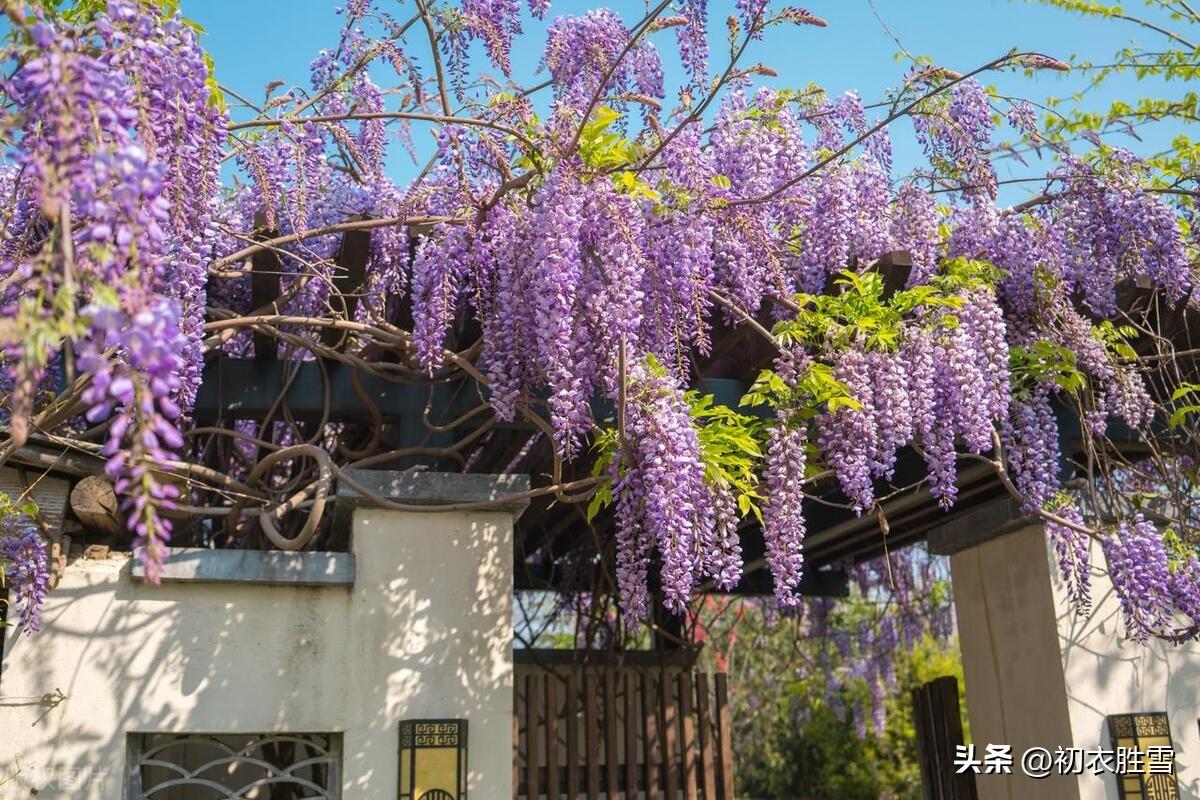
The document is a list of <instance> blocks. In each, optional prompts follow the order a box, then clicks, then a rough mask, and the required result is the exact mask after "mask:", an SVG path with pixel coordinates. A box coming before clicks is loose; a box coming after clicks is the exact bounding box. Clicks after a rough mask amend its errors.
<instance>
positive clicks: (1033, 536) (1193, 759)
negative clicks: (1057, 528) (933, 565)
mask: <svg viewBox="0 0 1200 800" xmlns="http://www.w3.org/2000/svg"><path fill="white" fill-rule="evenodd" d="M1091 555H1092V563H1093V565H1094V566H1095V565H1103V563H1104V562H1103V555H1102V554H1101V553H1100V550H1099V546H1098V545H1095V544H1094V545H1093V548H1092V554H1091ZM951 571H952V579H953V583H954V600H955V606H956V609H957V613H958V624H959V640H960V645H961V648H962V655H963V672H964V676H965V679H966V694H967V707H968V716H969V720H970V725H971V735H972V739H973V740H974V741H975V742H976V744H977V745H978V746H979V747H980V750H982V746H983V745H985V744H987V743H989V742H991V743H1011V744H1012V745H1013V746H1014V747H1013V750H1014V752H1015V753H1017V754H1019V753H1020V752H1022V751H1023V750H1024V749H1025V748H1027V747H1030V746H1033V745H1040V746H1042V747H1047V748H1049V749H1050V750H1051V752H1053V751H1054V749H1055V748H1056V747H1058V746H1060V745H1061V746H1063V747H1081V748H1084V749H1085V750H1088V749H1094V748H1096V747H1101V746H1103V747H1111V741H1110V739H1109V735H1108V724H1107V719H1106V717H1107V716H1108V715H1110V714H1126V713H1133V712H1152V711H1166V712H1167V714H1168V715H1169V717H1170V721H1171V734H1172V740H1173V743H1174V746H1175V750H1176V767H1177V770H1178V778H1179V789H1180V796H1181V797H1183V798H1185V799H1186V800H1200V645H1197V644H1195V643H1192V644H1188V645H1182V646H1173V645H1170V644H1166V643H1164V642H1161V641H1154V642H1151V643H1149V644H1147V645H1140V644H1137V643H1135V642H1131V641H1129V640H1127V639H1126V638H1125V636H1124V628H1123V624H1122V621H1121V611H1120V601H1119V600H1118V599H1117V597H1116V596H1115V593H1114V592H1113V589H1112V584H1111V582H1109V580H1108V578H1107V577H1106V576H1105V575H1104V574H1103V573H1102V572H1101V571H1100V570H1099V569H1093V576H1092V611H1091V613H1090V614H1088V615H1087V616H1083V617H1080V616H1077V615H1076V614H1075V613H1074V611H1073V610H1072V609H1071V606H1070V604H1069V603H1068V600H1067V595H1066V588H1065V585H1064V583H1063V581H1062V579H1061V577H1060V575H1059V572H1058V567H1057V564H1056V562H1055V558H1054V554H1053V548H1052V547H1051V546H1050V545H1049V543H1048V541H1047V537H1046V534H1045V532H1044V531H1043V529H1042V526H1041V525H1031V526H1029V527H1027V528H1025V529H1023V530H1020V531H1017V532H1015V533H1010V534H1006V535H1004V536H1001V537H999V538H997V539H993V540H991V541H988V542H985V543H984V544H982V545H979V546H976V547H972V548H970V549H967V550H964V551H962V552H959V553H956V554H955V555H954V556H953V557H952V558H951ZM977 785H978V787H979V797H980V800H1001V798H1004V799H1005V800H1009V799H1010V798H1021V799H1022V800H1025V799H1026V798H1028V800H1038V798H1047V800H1050V799H1051V798H1052V799H1053V800H1059V799H1060V798H1061V800H1075V798H1079V799H1080V800H1116V798H1117V797H1118V795H1117V788H1116V781H1115V779H1114V778H1113V776H1111V775H1105V776H1096V775H1091V774H1088V775H1084V776H1082V777H1072V778H1059V777H1053V778H1050V779H1047V780H1032V779H1029V778H1024V777H1022V776H1021V775H1019V774H1018V775H1013V776H1011V777H1002V776H994V775H981V776H979V778H978V780H977Z"/></svg>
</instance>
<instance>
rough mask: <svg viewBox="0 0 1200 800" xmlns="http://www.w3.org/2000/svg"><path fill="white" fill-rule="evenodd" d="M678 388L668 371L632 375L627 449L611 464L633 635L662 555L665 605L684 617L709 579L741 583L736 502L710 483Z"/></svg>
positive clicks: (641, 370) (625, 604) (622, 581)
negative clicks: (732, 514)
mask: <svg viewBox="0 0 1200 800" xmlns="http://www.w3.org/2000/svg"><path fill="white" fill-rule="evenodd" d="M673 383H674V382H673V381H672V380H671V379H670V378H669V377H668V376H666V375H665V374H662V373H661V371H660V370H654V369H650V368H647V367H643V366H638V367H635V368H634V369H633V370H632V371H631V373H630V381H629V392H630V395H629V402H628V404H627V405H626V409H627V411H626V414H625V417H624V420H625V439H626V442H627V444H626V445H625V446H623V447H622V448H621V449H620V450H619V451H618V453H617V458H616V459H615V460H614V461H613V463H612V465H611V471H612V478H613V483H614V493H615V494H616V496H617V506H616V516H617V519H618V520H619V530H618V534H617V535H618V548H617V582H618V584H619V586H620V590H621V595H622V598H623V601H622V609H623V611H624V614H625V616H624V618H625V622H626V625H627V626H630V627H631V628H636V626H637V625H638V623H639V620H641V619H642V617H644V616H645V614H646V611H647V608H646V586H647V578H648V572H649V567H650V559H651V555H652V553H653V552H654V551H655V550H656V549H657V551H658V553H659V554H660V555H661V558H662V592H663V601H664V603H666V606H667V608H669V609H671V610H672V611H674V612H676V613H679V612H682V611H683V610H684V609H685V608H686V607H687V603H688V600H689V599H690V598H691V596H692V593H693V591H694V589H695V587H696V585H697V583H698V582H699V581H700V580H701V579H703V578H714V579H716V581H717V583H718V584H719V585H722V586H724V587H725V588H730V587H731V586H732V585H733V584H734V583H736V581H737V579H738V578H739V577H740V576H741V567H742V558H741V550H740V545H739V543H738V539H737V536H736V532H735V531H731V530H730V529H729V524H730V521H729V509H728V505H729V498H728V495H727V494H725V493H723V492H722V491H720V490H719V489H716V488H714V487H712V486H710V485H709V483H708V482H707V481H706V478H705V470H704V465H703V463H702V462H701V453H700V440H699V436H698V434H697V431H696V427H695V425H694V424H693V421H692V415H691V413H690V412H689V409H688V406H687V403H686V402H685V401H684V397H683V394H682V392H680V391H679V389H677V388H676V387H675V386H674V385H673ZM731 534H733V535H731Z"/></svg>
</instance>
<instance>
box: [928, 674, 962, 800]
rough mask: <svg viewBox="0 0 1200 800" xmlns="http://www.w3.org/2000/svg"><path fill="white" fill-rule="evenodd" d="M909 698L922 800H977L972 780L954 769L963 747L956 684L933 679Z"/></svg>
mask: <svg viewBox="0 0 1200 800" xmlns="http://www.w3.org/2000/svg"><path fill="white" fill-rule="evenodd" d="M912 694H913V723H914V725H915V726H916V729H917V750H918V752H919V755H920V758H921V783H922V785H923V786H924V788H925V800H976V798H977V795H976V792H975V776H974V775H972V774H970V773H964V774H961V775H960V774H958V773H956V771H955V769H954V753H955V749H956V748H957V746H958V745H961V744H964V741H963V727H962V716H961V713H960V711H959V707H958V681H957V680H955V678H954V677H953V676H950V675H947V676H945V677H942V678H936V679H934V680H932V681H930V682H929V683H927V684H925V685H924V686H918V687H917V688H916V689H913V693H912Z"/></svg>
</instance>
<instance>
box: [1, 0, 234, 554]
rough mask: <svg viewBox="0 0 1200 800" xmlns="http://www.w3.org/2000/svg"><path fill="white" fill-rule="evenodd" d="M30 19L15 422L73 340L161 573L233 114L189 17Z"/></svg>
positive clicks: (11, 331) (16, 53)
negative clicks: (220, 98)
mask: <svg viewBox="0 0 1200 800" xmlns="http://www.w3.org/2000/svg"><path fill="white" fill-rule="evenodd" d="M34 13H35V14H36V16H34V17H31V18H29V19H27V20H26V28H25V30H24V34H25V40H24V41H23V42H22V44H21V45H19V46H18V47H16V48H15V49H14V50H13V51H11V52H10V53H9V55H10V57H11V58H12V59H14V60H15V61H16V69H15V71H14V72H13V76H12V79H11V80H10V81H8V82H7V84H6V86H5V87H4V90H5V91H6V92H8V93H9V95H10V96H11V97H12V98H13V100H14V102H15V104H16V106H17V108H18V109H19V114H18V116H17V117H16V122H15V125H16V126H17V127H18V128H19V143H18V144H15V145H13V146H12V147H11V149H10V150H9V152H7V153H6V157H7V158H8V159H10V160H11V161H12V163H13V164H14V165H15V166H16V168H17V173H16V175H17V177H16V178H15V180H14V183H13V186H12V187H11V192H12V196H14V197H15V199H16V203H17V209H19V213H17V214H14V215H11V216H9V217H8V218H7V220H6V228H5V253H4V259H3V261H2V262H0V277H2V278H3V284H4V290H3V291H4V294H3V297H2V298H0V304H2V305H3V307H4V315H5V316H6V317H8V318H9V320H10V322H9V323H7V324H6V326H5V327H4V328H3V330H2V331H0V340H2V341H3V350H4V361H5V370H6V372H7V373H8V374H9V375H10V376H12V377H13V378H14V385H15V386H16V387H17V389H18V391H17V392H16V393H15V394H14V396H13V398H12V402H11V410H12V412H13V419H14V423H19V425H20V427H23V426H24V420H25V419H26V418H27V417H28V415H30V413H31V412H32V411H33V410H34V409H33V407H32V401H31V398H30V396H29V395H30V394H31V392H32V390H33V388H34V387H35V386H36V385H37V382H38V381H39V380H40V379H41V377H42V374H43V373H44V372H45V369H46V365H47V364H49V363H50V362H51V361H56V363H59V364H61V363H62V355H61V353H62V348H63V347H64V344H65V343H66V342H72V343H73V346H74V352H75V354H77V357H76V358H75V363H73V364H72V365H71V369H72V371H74V370H76V369H77V370H78V371H79V372H80V373H81V376H82V379H83V380H84V381H85V384H84V388H83V392H84V396H83V400H84V402H85V403H86V404H88V406H89V411H88V413H87V417H88V420H89V421H90V422H93V423H100V424H103V425H105V426H107V433H106V436H107V439H108V448H107V452H108V453H109V455H110V460H109V464H108V469H109V472H110V474H112V475H113V476H114V478H116V480H117V486H118V491H119V492H120V493H121V494H122V496H123V497H124V501H125V507H126V509H127V510H128V511H129V523H130V527H131V529H133V530H134V531H135V533H136V534H137V535H138V537H139V541H141V542H143V543H144V544H145V546H146V548H147V554H148V555H149V556H150V557H151V561H153V562H154V563H157V554H158V553H159V550H160V548H159V545H160V544H161V543H162V542H163V541H164V540H165V539H166V537H167V535H168V534H169V531H170V526H169V523H167V521H166V520H164V519H162V518H160V517H159V515H158V511H157V509H158V508H159V507H161V505H162V503H163V501H164V500H167V499H169V498H171V497H174V496H175V493H176V491H177V490H176V489H175V488H174V487H173V486H170V485H169V484H167V483H164V482H163V481H162V480H161V479H160V478H156V477H152V473H153V471H154V470H155V469H158V468H161V467H162V466H163V465H164V464H165V462H166V461H167V460H168V459H169V458H170V454H171V453H172V452H173V451H175V450H177V449H178V448H179V447H180V446H181V445H182V437H181V435H180V434H179V432H178V431H177V430H176V428H175V420H176V418H178V417H179V415H180V407H181V406H187V405H189V404H190V403H191V400H192V398H193V397H194V395H195V392H196V389H197V387H198V385H199V380H200V366H201V362H202V357H203V353H202V346H201V338H202V333H203V331H202V326H203V322H204V315H205V302H206V298H205V294H204V286H205V283H206V280H207V274H208V268H207V265H208V261H209V259H210V257H211V252H212V251H211V246H212V238H213V236H214V228H213V227H212V213H213V211H214V210H215V208H216V202H217V194H218V191H219V181H218V171H219V164H220V159H221V155H222V153H221V150H222V147H223V146H224V144H225V141H224V140H225V120H224V112H222V111H220V110H219V108H218V105H217V103H216V98H214V97H213V96H212V94H211V87H210V77H211V76H210V75H209V72H208V68H207V66H206V63H205V55H204V52H203V50H202V49H201V48H200V46H199V42H198V39H197V33H196V31H195V30H194V29H193V28H192V27H189V26H188V25H187V24H185V23H184V21H183V20H182V19H181V18H179V17H178V16H167V15H165V14H163V13H162V12H161V11H159V10H157V7H155V6H152V5H147V4H144V3H138V2H132V0H110V2H109V3H108V5H107V10H106V13H102V14H97V15H95V16H94V18H88V16H87V15H83V16H82V17H80V19H79V20H78V21H77V22H75V23H74V24H70V23H67V22H66V21H64V20H62V19H59V18H55V17H50V16H46V15H45V12H43V11H40V10H39V11H36V12H34ZM10 141H11V140H10ZM64 240H65V242H66V243H64ZM31 329H32V330H31ZM16 427H18V425H17V424H14V428H16Z"/></svg>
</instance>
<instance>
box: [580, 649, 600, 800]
mask: <svg viewBox="0 0 1200 800" xmlns="http://www.w3.org/2000/svg"><path fill="white" fill-rule="evenodd" d="M598 733H599V731H598V729H597V728H596V676H595V675H594V674H593V673H591V672H585V673H584V674H583V761H584V763H585V764H586V765H587V796H588V800H600V748H599V747H598V746H597V745H599V741H598V739H599V737H598V736H597V734H598Z"/></svg>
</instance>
